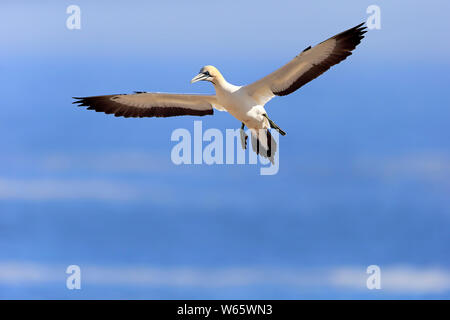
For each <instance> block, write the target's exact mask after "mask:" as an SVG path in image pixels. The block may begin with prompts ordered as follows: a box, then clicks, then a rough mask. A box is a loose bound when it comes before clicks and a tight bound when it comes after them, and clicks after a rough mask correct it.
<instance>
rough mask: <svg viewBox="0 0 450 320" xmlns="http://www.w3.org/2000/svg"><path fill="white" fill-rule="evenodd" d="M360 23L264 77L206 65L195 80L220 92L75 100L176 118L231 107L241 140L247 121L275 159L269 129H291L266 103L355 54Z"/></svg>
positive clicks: (257, 145) (255, 140) (123, 112)
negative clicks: (232, 79) (245, 78)
mask: <svg viewBox="0 0 450 320" xmlns="http://www.w3.org/2000/svg"><path fill="white" fill-rule="evenodd" d="M363 25H364V23H361V24H359V25H357V26H355V27H353V28H351V29H348V30H346V31H344V32H341V33H339V34H337V35H335V36H334V37H331V38H329V39H328V40H325V41H323V42H321V43H319V44H318V45H316V46H314V47H311V46H309V47H307V48H306V49H305V50H303V51H302V52H301V53H300V54H299V55H297V56H296V57H295V58H294V59H292V60H291V61H290V62H289V63H287V64H286V65H284V66H283V67H281V68H279V69H278V70H275V71H274V72H272V73H270V74H269V75H267V76H265V77H264V78H262V79H260V80H258V81H256V82H254V83H251V84H249V85H245V86H236V85H233V84H231V83H229V82H228V81H227V80H225V78H224V77H223V75H222V74H221V73H220V72H219V70H218V69H217V68H215V67H213V66H210V65H208V66H205V67H203V68H202V69H201V70H200V72H199V74H198V75H196V76H195V77H194V78H193V79H192V80H191V83H194V82H197V81H209V82H211V83H212V84H213V85H214V88H215V91H216V94H215V95H199V94H171V93H150V92H135V93H133V94H113V95H105V96H92V97H79V98H77V97H74V99H76V101H74V102H73V103H75V104H79V106H84V107H88V108H87V109H88V110H95V111H97V112H104V113H107V114H114V115H115V116H116V117H125V118H128V117H139V118H142V117H172V116H185V115H192V116H205V115H212V114H213V113H214V109H216V110H219V111H227V112H229V113H231V115H232V116H234V117H235V118H236V119H238V120H239V121H240V122H241V123H242V125H241V129H240V135H241V143H242V147H243V148H244V149H246V148H247V138H248V137H247V135H246V134H245V132H244V128H245V126H247V127H248V128H249V129H250V132H251V137H252V149H253V150H254V151H255V152H256V153H257V154H261V155H262V156H264V157H267V158H268V159H270V161H271V162H272V163H273V161H274V160H273V159H274V155H275V152H276V149H277V145H276V142H275V140H274V139H273V137H272V135H271V134H270V130H269V129H275V130H277V131H278V132H279V133H280V134H281V135H283V136H284V135H285V134H286V133H285V132H284V131H283V130H282V129H281V128H280V127H279V126H278V125H277V124H275V122H273V121H272V120H271V119H270V118H269V116H268V115H267V112H266V110H265V109H264V105H265V104H266V103H267V102H269V101H270V100H271V99H272V98H273V97H274V96H285V95H288V94H290V93H292V92H294V91H296V90H297V89H299V88H300V87H302V86H303V85H305V84H306V83H308V82H310V81H311V80H313V79H315V78H317V77H318V76H320V75H321V74H322V73H324V72H325V71H327V70H328V69H329V68H330V67H332V66H333V65H335V64H338V63H339V62H341V61H342V60H344V59H346V58H347V57H348V56H349V55H351V54H352V51H353V50H354V49H355V48H356V46H357V45H358V44H359V43H360V42H361V39H362V38H364V36H363V34H364V33H366V32H367V30H366V29H367V28H366V27H364V26H363Z"/></svg>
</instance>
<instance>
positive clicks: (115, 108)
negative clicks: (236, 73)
mask: <svg viewBox="0 0 450 320" xmlns="http://www.w3.org/2000/svg"><path fill="white" fill-rule="evenodd" d="M74 99H76V101H74V102H73V103H74V104H78V105H79V106H80V107H88V108H87V109H88V110H95V111H97V112H104V113H107V114H114V115H115V116H116V117H125V118H129V117H138V118H142V117H173V116H186V115H190V116H204V115H208V114H213V113H214V112H213V107H214V108H217V109H221V108H222V107H221V106H220V105H219V104H218V103H217V99H216V97H215V96H213V95H195V94H170V93H148V92H137V93H134V94H115V95H107V96H95V97H84V98H75V97H74Z"/></svg>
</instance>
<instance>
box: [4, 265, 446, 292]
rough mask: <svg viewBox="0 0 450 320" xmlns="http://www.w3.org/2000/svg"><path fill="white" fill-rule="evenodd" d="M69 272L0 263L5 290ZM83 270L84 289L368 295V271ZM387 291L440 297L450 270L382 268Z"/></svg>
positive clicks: (58, 279) (55, 279) (62, 278)
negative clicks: (273, 288) (276, 289)
mask: <svg viewBox="0 0 450 320" xmlns="http://www.w3.org/2000/svg"><path fill="white" fill-rule="evenodd" d="M66 267H67V266H48V265H41V264H33V263H20V262H0V284H9V285H11V284H13V285H14V284H15V285H32V284H36V283H40V284H44V283H55V282H61V283H65V280H66V277H67V275H66V274H65V270H66ZM80 267H81V278H82V283H83V286H85V287H86V286H89V285H90V284H91V285H127V286H149V287H151V286H167V287H197V288H222V287H239V286H249V285H279V286H287V287H298V288H299V289H301V288H306V287H308V288H311V287H317V288H334V289H341V290H342V289H345V290H357V291H365V290H368V289H367V287H366V279H367V277H368V275H367V274H366V272H365V271H366V269H365V268H364V267H342V268H328V269H320V270H317V269H314V270H305V269H298V270H296V269H285V268H278V269H277V268H260V267H248V268H216V269H211V268H161V267H140V266H139V267H136V266H131V267H130V266H125V267H108V266H84V265H80ZM381 286H382V289H381V291H383V292H389V293H409V294H413V293H417V294H426V293H428V294H429V293H439V292H445V291H449V290H450V270H449V269H444V268H419V267H412V266H396V267H395V266H394V267H385V268H384V267H382V268H381Z"/></svg>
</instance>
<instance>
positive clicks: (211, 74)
mask: <svg viewBox="0 0 450 320" xmlns="http://www.w3.org/2000/svg"><path fill="white" fill-rule="evenodd" d="M221 77H222V75H221V74H220V72H219V70H217V68H216V67H213V66H205V67H203V68H202V69H201V70H200V72H199V74H198V75H196V76H195V77H194V78H193V79H192V80H191V83H194V82H197V81H209V82H212V83H214V81H215V80H216V79H219V78H221Z"/></svg>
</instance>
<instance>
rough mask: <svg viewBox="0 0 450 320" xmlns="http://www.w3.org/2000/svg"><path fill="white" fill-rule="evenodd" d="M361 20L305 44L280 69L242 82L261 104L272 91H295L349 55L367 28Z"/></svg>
mask: <svg viewBox="0 0 450 320" xmlns="http://www.w3.org/2000/svg"><path fill="white" fill-rule="evenodd" d="M363 24H364V23H361V24H359V25H357V26H356V27H353V28H351V29H348V30H346V31H344V32H342V33H339V34H338V35H335V36H334V37H331V38H329V39H328V40H326V41H323V42H321V43H319V44H318V45H316V46H314V47H313V48H311V47H308V48H306V49H305V50H303V52H302V53H300V54H299V55H298V56H296V57H295V58H294V59H292V60H291V61H290V62H289V63H287V64H286V65H284V66H283V67H281V68H280V69H278V70H276V71H274V72H272V73H271V74H269V75H267V76H266V77H264V78H262V79H260V80H258V81H256V82H254V83H252V84H249V85H248V86H245V87H244V88H245V90H246V91H247V93H248V94H249V95H250V96H252V97H253V98H254V99H255V100H256V101H258V102H259V103H261V104H265V103H266V102H268V101H269V100H270V99H272V98H273V97H274V96H275V95H277V96H284V95H287V94H290V93H292V92H294V91H295V90H297V89H299V88H300V87H302V86H303V85H305V84H306V83H308V82H309V81H311V80H313V79H315V78H317V77H318V76H320V75H321V74H322V73H324V72H325V71H327V70H328V69H329V68H330V67H332V66H334V65H335V64H338V63H339V62H341V61H342V60H344V59H345V58H347V57H348V56H349V55H351V54H352V52H351V51H352V50H353V49H355V48H356V46H357V45H358V44H359V43H360V42H361V39H362V38H364V36H363V34H364V33H366V32H367V31H366V30H365V29H366V28H365V27H363Z"/></svg>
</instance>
